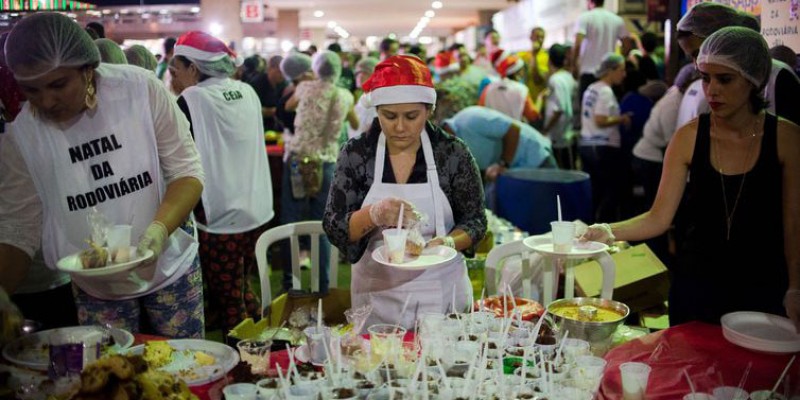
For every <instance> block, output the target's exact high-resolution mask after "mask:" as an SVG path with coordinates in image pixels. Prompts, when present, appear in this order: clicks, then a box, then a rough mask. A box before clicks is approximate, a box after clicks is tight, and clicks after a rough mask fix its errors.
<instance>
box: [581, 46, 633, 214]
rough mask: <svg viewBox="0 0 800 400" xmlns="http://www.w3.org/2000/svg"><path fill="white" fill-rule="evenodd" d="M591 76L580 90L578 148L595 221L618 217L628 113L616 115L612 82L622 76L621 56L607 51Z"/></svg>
mask: <svg viewBox="0 0 800 400" xmlns="http://www.w3.org/2000/svg"><path fill="white" fill-rule="evenodd" d="M595 76H597V77H598V78H599V80H598V81H597V82H595V83H593V84H591V85H589V87H588V88H586V91H585V92H583V99H582V107H581V109H582V110H583V112H582V114H581V137H580V139H579V141H578V152H579V153H580V155H581V160H583V170H584V171H586V172H587V173H588V174H589V175H591V177H592V204H594V210H595V211H594V214H595V218H596V220H598V221H607V220H609V219H613V218H618V217H619V213H618V208H619V205H620V200H621V199H622V193H621V192H622V190H623V187H624V185H623V181H624V180H623V179H622V174H624V173H625V171H626V170H627V168H628V166H627V165H625V159H624V158H623V157H622V150H621V149H620V147H621V146H622V140H621V137H620V133H619V127H620V125H630V124H631V117H630V115H628V114H622V115H620V110H619V103H617V98H616V97H615V96H614V89H612V86H614V85H620V84H622V81H623V80H625V58H623V57H622V56H621V55H619V54H615V53H607V54H606V55H605V57H603V61H602V62H601V63H600V67H599V68H598V70H597V72H596V73H595Z"/></svg>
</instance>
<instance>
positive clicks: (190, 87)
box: [169, 31, 274, 332]
mask: <svg viewBox="0 0 800 400" xmlns="http://www.w3.org/2000/svg"><path fill="white" fill-rule="evenodd" d="M236 61H237V57H236V54H235V53H234V52H233V51H231V49H229V48H228V46H226V45H225V43H223V42H222V41H220V40H219V39H217V38H215V37H213V36H211V35H209V34H207V33H204V32H198V31H192V32H187V33H185V34H183V35H182V36H181V37H179V38H178V41H177V42H176V43H175V55H174V56H173V57H172V60H171V61H170V66H169V71H170V74H171V75H172V82H173V86H175V87H180V88H182V90H181V91H180V92H179V96H180V97H178V105H179V106H180V108H181V110H182V111H183V112H184V113H185V114H186V116H187V118H188V119H189V123H190V126H191V129H192V136H194V140H195V143H196V144H197V150H198V152H199V153H200V161H201V162H202V164H203V170H204V171H205V173H206V187H205V190H203V195H202V197H201V201H200V203H198V204H197V207H195V210H194V215H195V217H196V218H197V226H198V228H199V229H200V265H201V266H202V269H203V280H204V281H205V283H206V285H207V287H208V291H209V293H208V296H206V297H207V298H208V308H207V309H206V316H207V317H208V318H209V320H212V319H213V320H214V322H216V321H219V323H220V324H221V325H222V329H223V332H227V331H228V330H230V329H232V328H233V327H235V326H236V324H238V323H239V322H241V321H242V320H244V319H245V318H247V317H248V316H252V317H255V316H258V315H261V310H260V307H259V298H258V296H256V294H255V293H254V292H253V290H252V288H251V287H250V286H249V284H248V282H249V280H248V279H247V276H248V275H249V273H250V272H251V271H253V269H254V268H256V258H255V245H256V241H257V240H258V236H259V235H260V234H261V232H263V229H262V226H263V225H265V224H266V223H267V222H268V221H269V220H270V219H272V217H273V215H274V212H273V209H272V182H271V180H270V178H269V177H270V170H269V163H268V162H267V152H266V151H265V149H264V127H263V122H262V118H261V102H260V101H259V100H258V95H257V94H256V92H255V91H254V90H253V88H252V87H251V86H250V85H248V84H246V83H243V82H241V81H235V80H233V79H231V78H230V76H231V75H232V74H233V72H234V71H235V69H236Z"/></svg>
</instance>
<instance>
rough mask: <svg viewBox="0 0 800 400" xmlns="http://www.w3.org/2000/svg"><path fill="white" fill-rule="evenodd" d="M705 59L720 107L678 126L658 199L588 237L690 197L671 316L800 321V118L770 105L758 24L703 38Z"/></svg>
mask: <svg viewBox="0 0 800 400" xmlns="http://www.w3.org/2000/svg"><path fill="white" fill-rule="evenodd" d="M697 68H698V70H699V71H700V75H701V77H702V79H703V91H704V92H705V95H706V98H707V99H708V102H709V105H710V106H711V113H709V114H703V115H701V116H700V117H699V118H698V119H697V120H694V121H692V122H691V123H689V124H687V125H685V126H683V127H681V128H679V129H678V131H677V132H676V133H675V135H674V136H673V138H672V141H671V142H670V143H669V147H668V148H667V152H666V155H665V158H664V173H663V176H662V178H661V185H660V186H659V190H658V194H657V195H656V199H655V203H654V204H653V206H652V208H651V209H650V211H648V212H646V213H644V214H642V215H639V216H638V217H635V218H632V219H630V220H627V221H623V222H617V223H613V224H611V225H608V224H599V225H593V226H591V227H590V228H589V229H588V231H587V232H586V234H585V235H584V238H585V239H588V240H596V241H603V242H611V241H613V240H615V238H616V239H619V240H644V239H648V238H650V237H653V236H656V235H659V234H661V233H663V232H664V231H666V230H667V228H669V226H670V224H671V223H672V220H673V218H674V217H675V216H676V210H678V205H679V204H680V203H681V199H682V198H683V199H684V203H683V204H680V205H681V210H680V213H679V214H678V216H679V217H680V222H681V223H682V224H685V225H686V226H679V227H678V228H679V229H682V230H684V233H683V235H684V237H683V240H682V242H681V243H678V257H677V265H676V267H675V268H673V269H672V273H673V276H672V284H671V287H670V299H669V314H670V324H673V325H675V324H680V323H683V322H687V321H691V320H701V321H706V322H710V323H719V319H720V317H721V316H722V315H724V314H726V313H729V312H733V311H762V312H767V313H772V314H779V315H788V316H789V317H790V318H791V319H792V320H793V321H794V322H795V324H796V325H797V328H798V331H800V246H798V245H797V244H798V243H800V207H798V206H797V205H798V204H800V127H798V126H797V125H795V124H793V123H791V122H789V121H786V120H784V119H781V118H777V117H775V115H773V114H771V113H769V112H766V111H765V110H764V109H765V102H764V98H763V97H762V95H761V93H762V89H763V88H764V85H766V82H767V79H768V77H769V73H770V61H769V54H768V48H767V43H766V42H765V41H764V39H763V38H762V37H761V35H760V34H759V33H758V32H756V31H754V30H752V29H747V28H742V27H729V28H722V29H720V30H718V31H717V32H715V33H714V34H712V35H711V36H709V37H708V38H707V39H706V40H705V41H704V42H703V45H702V46H701V47H700V51H699V54H698V56H697ZM689 176H691V179H687V178H688V177H689ZM684 191H685V192H686V193H685V194H686V196H684Z"/></svg>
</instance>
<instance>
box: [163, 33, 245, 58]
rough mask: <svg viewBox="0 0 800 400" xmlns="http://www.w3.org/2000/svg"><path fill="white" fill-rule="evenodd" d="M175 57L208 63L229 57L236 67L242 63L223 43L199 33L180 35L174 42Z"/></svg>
mask: <svg viewBox="0 0 800 400" xmlns="http://www.w3.org/2000/svg"><path fill="white" fill-rule="evenodd" d="M175 55H176V56H184V57H186V58H189V59H192V60H196V61H210V62H213V61H219V60H221V59H223V58H225V57H230V58H231V60H233V63H234V64H236V66H237V67H238V66H240V65H242V62H243V61H244V60H243V58H242V57H239V56H237V55H236V52H234V51H233V50H231V49H230V48H229V47H228V46H227V45H226V44H225V43H224V42H223V41H221V40H219V39H217V38H215V37H214V36H211V35H209V34H207V33H205V32H201V31H189V32H186V33H184V34H183V35H181V36H180V37H179V38H178V40H177V41H176V42H175Z"/></svg>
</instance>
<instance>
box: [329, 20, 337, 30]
mask: <svg viewBox="0 0 800 400" xmlns="http://www.w3.org/2000/svg"><path fill="white" fill-rule="evenodd" d="M328 28H331V29H333V28H336V21H328Z"/></svg>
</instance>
